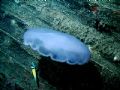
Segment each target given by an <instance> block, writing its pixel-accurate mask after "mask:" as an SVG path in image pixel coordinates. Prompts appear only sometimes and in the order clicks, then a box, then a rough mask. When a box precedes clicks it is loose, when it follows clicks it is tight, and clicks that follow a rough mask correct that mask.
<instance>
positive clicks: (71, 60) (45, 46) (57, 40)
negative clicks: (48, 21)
mask: <svg viewBox="0 0 120 90" xmlns="http://www.w3.org/2000/svg"><path fill="white" fill-rule="evenodd" d="M23 39H24V45H27V46H28V45H29V46H30V47H31V48H32V49H33V50H36V51H37V52H38V53H39V54H40V55H43V56H45V57H51V60H53V61H57V62H62V63H64V62H65V63H67V64H70V65H83V64H85V63H87V62H88V61H89V60H90V51H89V49H88V47H87V46H86V45H85V44H84V43H82V42H81V41H80V40H78V39H77V38H75V37H74V36H72V35H69V34H67V33H62V32H60V31H55V30H52V29H49V28H30V29H28V30H27V31H26V32H25V33H24V36H23Z"/></svg>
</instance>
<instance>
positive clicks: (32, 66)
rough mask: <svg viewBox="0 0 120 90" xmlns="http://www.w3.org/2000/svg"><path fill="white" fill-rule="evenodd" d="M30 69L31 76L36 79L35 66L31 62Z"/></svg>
mask: <svg viewBox="0 0 120 90" xmlns="http://www.w3.org/2000/svg"><path fill="white" fill-rule="evenodd" d="M31 69H32V74H33V77H34V79H35V81H36V79H37V76H36V67H35V64H34V63H33V62H32V65H31Z"/></svg>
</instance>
